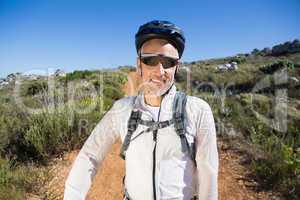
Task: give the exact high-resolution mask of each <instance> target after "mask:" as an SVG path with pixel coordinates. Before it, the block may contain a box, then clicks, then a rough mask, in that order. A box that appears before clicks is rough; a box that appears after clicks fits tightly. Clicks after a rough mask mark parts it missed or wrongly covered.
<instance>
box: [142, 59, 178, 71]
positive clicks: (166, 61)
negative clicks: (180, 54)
mask: <svg viewBox="0 0 300 200" xmlns="http://www.w3.org/2000/svg"><path fill="white" fill-rule="evenodd" d="M141 60H142V62H143V63H144V64H146V65H149V66H156V65H158V63H159V62H161V64H162V65H163V68H164V69H168V68H171V67H174V66H175V65H176V64H177V60H176V59H174V58H170V57H165V56H147V57H141Z"/></svg>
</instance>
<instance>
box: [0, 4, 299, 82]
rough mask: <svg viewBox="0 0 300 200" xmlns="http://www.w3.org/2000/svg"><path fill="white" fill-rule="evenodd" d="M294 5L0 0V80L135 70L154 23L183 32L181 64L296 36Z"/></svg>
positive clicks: (297, 21) (296, 14)
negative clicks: (142, 28)
mask: <svg viewBox="0 0 300 200" xmlns="http://www.w3.org/2000/svg"><path fill="white" fill-rule="evenodd" d="M299 10H300V1H299V0H286V1H282V0H251V1H246V0H239V1H238V0H226V1H225V0H219V1H217V0H210V1H208V0H197V1H196V0H195V1H194V0H190V1H179V0H164V1H162V0H159V1H155V0H152V1H141V0H140V1H136V0H131V1H130V0H127V1H121V0H119V1H117V0H110V1H101V0H97V1H96V0H0V69H1V72H0V77H4V76H6V75H7V74H9V73H13V72H28V71H31V70H47V69H48V68H51V69H56V68H60V69H63V70H65V71H72V70H75V69H99V68H101V67H117V66H120V65H135V59H136V51H135V47H134V34H135V32H136V31H137V29H138V27H139V25H141V24H143V23H145V22H147V21H149V20H153V19H162V20H169V21H172V22H174V23H176V24H177V25H178V26H180V27H181V28H183V29H184V31H185V35H186V38H187V41H186V51H185V52H184V55H183V58H182V60H183V61H194V60H202V59H207V58H217V57H224V56H230V55H235V54H237V53H246V52H250V51H251V50H252V49H254V48H264V47H271V46H273V45H275V44H278V43H282V42H285V41H288V40H293V39H296V38H300V26H299V21H300V12H299Z"/></svg>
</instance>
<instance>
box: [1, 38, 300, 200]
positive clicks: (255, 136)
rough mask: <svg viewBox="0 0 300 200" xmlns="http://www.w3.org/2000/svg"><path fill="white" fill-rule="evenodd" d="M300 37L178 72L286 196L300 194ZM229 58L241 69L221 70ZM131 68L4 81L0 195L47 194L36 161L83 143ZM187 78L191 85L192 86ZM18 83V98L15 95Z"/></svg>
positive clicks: (266, 184) (255, 168)
mask: <svg viewBox="0 0 300 200" xmlns="http://www.w3.org/2000/svg"><path fill="white" fill-rule="evenodd" d="M298 43H299V41H298V42H297V41H296V40H295V41H293V42H288V43H284V44H282V45H277V46H275V47H273V48H271V49H267V48H265V49H264V50H262V51H260V50H258V49H257V50H255V51H253V52H252V53H251V54H239V55H237V56H233V57H227V58H220V59H210V60H205V61H194V62H191V63H184V66H185V67H186V68H187V69H188V70H180V71H179V73H178V74H177V77H176V79H177V83H176V84H177V86H178V88H179V89H181V90H186V92H187V93H188V94H190V95H194V96H199V97H201V98H203V99H204V100H206V101H207V102H208V103H209V104H210V105H211V107H212V109H213V112H214V116H215V121H216V125H217V131H218V136H219V137H223V138H230V139H232V138H237V140H235V142H236V141H239V143H240V145H241V146H240V148H241V151H243V152H244V153H245V155H248V156H249V160H248V162H247V163H248V167H249V168H250V169H251V170H252V172H253V177H254V178H255V179H256V180H257V181H259V182H260V184H261V186H263V189H266V190H274V191H278V192H280V193H281V194H282V196H283V197H285V198H287V199H299V194H300V191H299V188H300V182H299V180H300V179H299V177H300V136H299V132H300V130H299V129H300V127H299V124H300V100H299V99H300V96H299V95H300V83H299V81H297V80H300V73H299V72H300V71H299V70H300V69H299V66H300V53H298V50H297V48H298V46H297V45H298ZM229 62H237V63H238V66H239V67H238V69H237V70H234V71H224V72H220V71H218V70H217V69H216V66H217V65H219V64H224V63H229ZM131 71H134V68H133V67H131V66H120V67H119V68H118V69H115V70H96V71H88V70H85V71H74V72H72V73H68V74H66V76H65V77H52V78H53V79H52V82H50V83H49V81H47V80H46V78H44V79H43V78H41V79H38V80H23V81H21V83H16V82H11V83H10V84H9V85H7V86H5V87H2V89H0V113H1V115H0V199H24V195H25V193H34V194H39V195H42V196H43V195H44V194H40V191H39V188H38V185H39V184H38V183H40V179H41V176H46V175H45V172H44V171H42V170H38V168H36V166H45V165H47V163H48V161H49V160H50V159H51V158H53V157H57V156H60V155H61V154H63V153H64V152H66V151H70V150H73V149H78V148H80V147H81V146H82V145H83V143H84V141H85V140H86V139H87V137H88V136H89V134H90V132H91V130H92V129H93V128H94V127H95V125H96V123H97V122H98V121H99V120H100V119H101V117H102V116H103V114H104V113H105V112H106V111H107V110H108V109H109V108H110V107H111V105H112V104H113V102H114V101H115V100H117V99H119V98H121V97H123V95H124V94H123V92H122V89H121V88H122V86H123V84H124V83H125V82H126V73H129V72H131ZM190 72H192V73H190ZM188 77H189V79H190V80H191V82H190V84H191V88H188V87H187V86H188V83H187V80H189V79H188ZM285 77H286V78H285ZM291 78H292V79H291ZM278 82H279V84H278ZM17 84H20V87H19V88H20V91H19V93H18V95H19V96H17V97H18V98H16V96H15V95H16V94H15V93H14V88H16V86H17ZM258 86H260V87H258ZM285 92H286V93H285ZM280 94H282V97H283V100H284V97H285V96H284V95H285V94H286V95H287V97H288V98H287V99H286V101H287V102H286V104H284V102H283V104H280V101H279V102H278V99H277V100H276V98H275V97H276V95H280ZM17 100H20V101H17ZM280 100H282V99H280ZM281 103H282V102H281ZM285 105H286V107H284V106H285ZM285 109H286V111H287V112H286V114H287V116H286V117H287V126H286V128H285V125H284V123H283V124H281V123H279V124H278V123H276V120H275V121H274V119H275V117H276V116H277V115H279V116H284V110H285ZM268 120H269V121H268ZM267 122H268V123H267ZM277 122H278V121H277ZM279 122H282V120H279ZM229 130H234V132H235V134H230V131H229ZM236 144H237V143H235V145H236ZM44 198H47V197H45V196H44Z"/></svg>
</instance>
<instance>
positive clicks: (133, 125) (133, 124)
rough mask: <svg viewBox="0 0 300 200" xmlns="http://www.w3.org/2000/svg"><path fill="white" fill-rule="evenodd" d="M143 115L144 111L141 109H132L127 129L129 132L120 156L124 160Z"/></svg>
mask: <svg viewBox="0 0 300 200" xmlns="http://www.w3.org/2000/svg"><path fill="white" fill-rule="evenodd" d="M141 115H142V113H141V111H139V110H132V112H131V114H130V118H129V120H128V124H127V130H128V131H127V134H126V136H125V139H124V142H123V144H122V147H121V152H120V156H121V158H123V159H124V160H125V151H126V150H127V149H128V147H129V144H130V140H131V136H132V134H133V133H134V131H135V130H136V129H137V126H138V122H139V120H140V118H141Z"/></svg>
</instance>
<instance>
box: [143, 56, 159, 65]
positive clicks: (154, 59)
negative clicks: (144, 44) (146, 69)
mask: <svg viewBox="0 0 300 200" xmlns="http://www.w3.org/2000/svg"><path fill="white" fill-rule="evenodd" d="M142 62H143V63H144V64H146V65H149V66H156V65H157V64H158V63H159V57H158V56H149V57H142Z"/></svg>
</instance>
